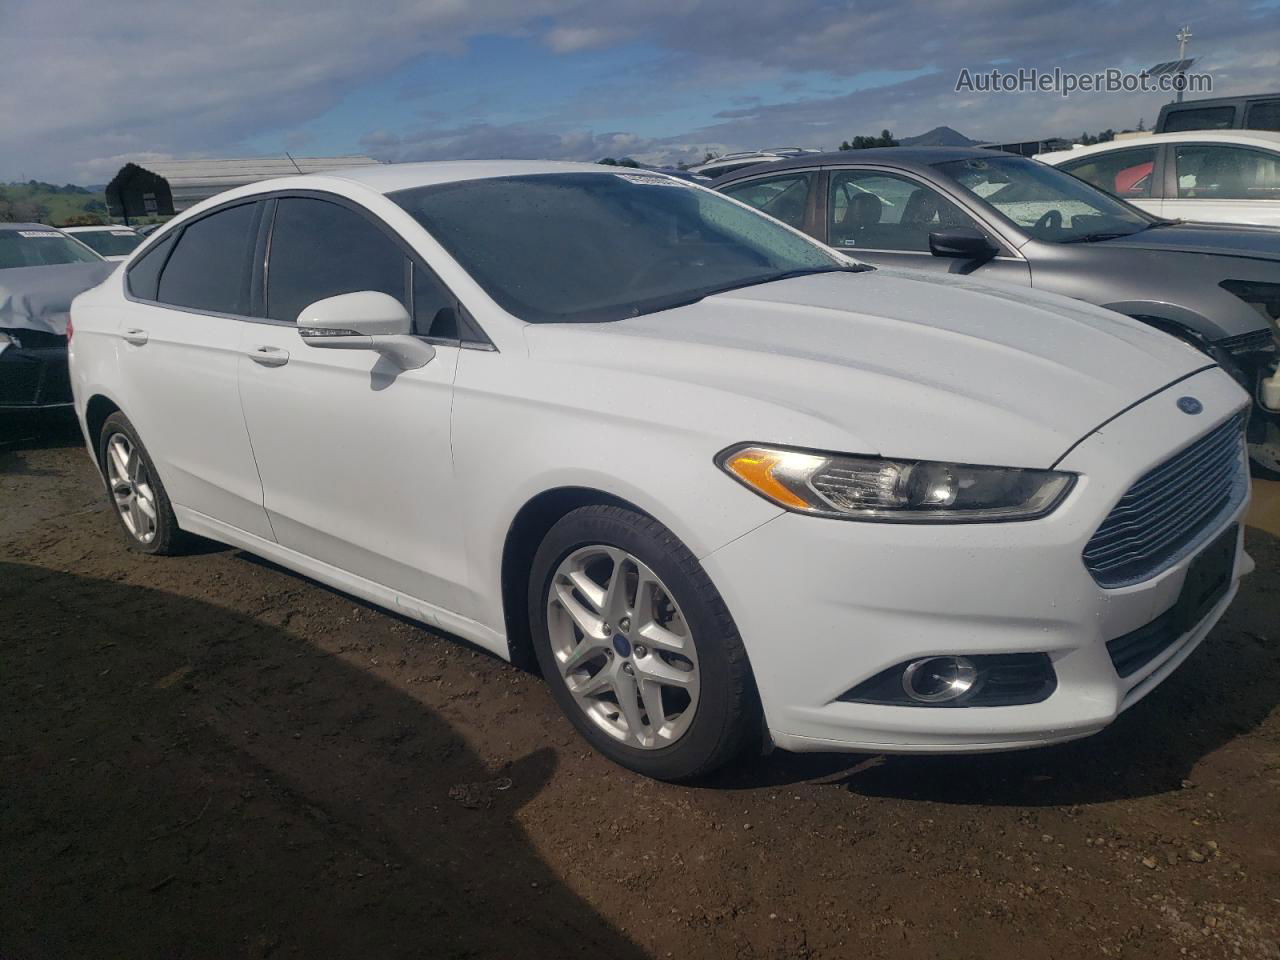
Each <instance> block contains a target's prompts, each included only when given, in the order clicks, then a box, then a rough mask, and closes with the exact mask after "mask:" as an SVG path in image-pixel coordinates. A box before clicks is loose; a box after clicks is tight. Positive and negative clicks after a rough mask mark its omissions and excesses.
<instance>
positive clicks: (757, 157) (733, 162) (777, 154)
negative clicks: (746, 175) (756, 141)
mask: <svg viewBox="0 0 1280 960" xmlns="http://www.w3.org/2000/svg"><path fill="white" fill-rule="evenodd" d="M819 152H820V151H818V150H810V149H806V148H804V147H771V148H770V149H768V150H747V151H745V152H739V153H726V154H725V155H724V156H722V157H716V158H715V159H714V160H708V161H707V162H706V163H697V164H694V165H693V166H691V167H690V168H689V170H688V172H689V173H696V174H698V175H699V176H703V177H707V178H708V179H714V178H715V177H723V176H725V175H726V174H730V173H736V172H737V171H739V170H745V169H746V168H747V167H755V166H759V165H760V164H762V163H776V162H777V161H779V160H789V159H791V158H792V157H800V156H804V155H805V154H806V153H819Z"/></svg>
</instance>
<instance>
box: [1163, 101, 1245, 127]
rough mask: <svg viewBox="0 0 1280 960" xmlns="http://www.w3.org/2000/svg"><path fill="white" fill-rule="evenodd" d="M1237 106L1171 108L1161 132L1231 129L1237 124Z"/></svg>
mask: <svg viewBox="0 0 1280 960" xmlns="http://www.w3.org/2000/svg"><path fill="white" fill-rule="evenodd" d="M1235 122H1236V108H1235V107H1230V106H1228V107H1200V108H1198V109H1191V110H1170V111H1169V112H1168V113H1167V114H1166V115H1165V118H1164V127H1163V128H1162V129H1161V131H1160V132H1161V133H1179V132H1180V131H1183V130H1230V129H1231V128H1232V127H1233V126H1235Z"/></svg>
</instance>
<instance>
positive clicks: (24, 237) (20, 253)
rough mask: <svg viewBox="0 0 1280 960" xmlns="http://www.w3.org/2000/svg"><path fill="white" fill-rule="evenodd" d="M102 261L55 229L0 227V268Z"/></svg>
mask: <svg viewBox="0 0 1280 960" xmlns="http://www.w3.org/2000/svg"><path fill="white" fill-rule="evenodd" d="M101 261H102V258H101V257H99V256H97V255H96V254H95V253H94V252H93V251H92V250H86V249H85V248H84V247H82V246H81V245H80V244H78V243H76V242H75V241H74V240H72V239H71V238H70V237H68V236H67V235H66V234H63V233H60V232H59V231H57V230H40V229H32V230H0V270H3V269H5V268H7V267H48V266H53V265H55V264H59V263H100V262H101Z"/></svg>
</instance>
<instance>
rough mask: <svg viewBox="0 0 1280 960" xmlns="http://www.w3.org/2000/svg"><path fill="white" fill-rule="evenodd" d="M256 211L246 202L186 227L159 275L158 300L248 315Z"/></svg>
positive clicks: (199, 308)
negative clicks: (250, 265)
mask: <svg viewBox="0 0 1280 960" xmlns="http://www.w3.org/2000/svg"><path fill="white" fill-rule="evenodd" d="M256 211H257V204H256V203H245V204H241V205H240V206H238V207H230V208H228V209H226V210H220V211H218V212H217V213H213V214H210V215H209V216H207V217H203V218H201V219H200V220H196V221H195V222H194V223H191V224H188V225H187V226H186V227H185V228H183V231H182V236H181V237H179V238H178V245H177V246H176V247H175V248H174V250H173V253H172V254H170V256H169V262H168V263H166V264H165V265H164V268H163V270H162V271H161V273H160V287H159V293H158V296H157V297H156V299H157V300H159V301H160V302H161V303H165V304H171V305H173V306H175V307H191V308H193V309H196V310H208V311H211V312H213V313H231V314H238V315H242V316H243V315H247V314H248V313H249V263H250V261H251V260H252V258H253V247H254V240H255V239H256V230H255V227H256V225H257V216H256ZM131 276H132V275H131Z"/></svg>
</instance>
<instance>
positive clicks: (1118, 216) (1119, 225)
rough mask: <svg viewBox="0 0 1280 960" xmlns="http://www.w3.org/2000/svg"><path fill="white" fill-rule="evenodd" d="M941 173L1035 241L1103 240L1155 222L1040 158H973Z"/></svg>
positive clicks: (943, 167) (948, 166)
mask: <svg viewBox="0 0 1280 960" xmlns="http://www.w3.org/2000/svg"><path fill="white" fill-rule="evenodd" d="M937 169H938V170H940V171H942V173H944V174H945V175H946V176H948V177H950V178H951V179H952V180H954V181H955V182H956V183H958V184H960V186H962V187H964V189H966V190H968V191H969V192H970V193H971V194H973V195H974V196H975V197H977V198H979V199H980V200H982V201H983V202H984V203H988V204H990V205H991V206H993V207H995V208H996V210H998V211H999V212H1000V213H1002V214H1004V215H1005V216H1006V217H1008V218H1009V219H1010V220H1012V221H1013V222H1014V223H1016V224H1017V225H1018V226H1020V227H1022V228H1023V229H1024V230H1025V231H1026V232H1027V233H1029V234H1030V235H1031V236H1033V237H1035V238H1036V239H1037V240H1047V241H1049V242H1050V243H1071V242H1075V241H1081V240H1104V239H1109V238H1111V237H1118V236H1128V235H1129V234H1131V233H1137V232H1138V231H1139V230H1145V229H1146V228H1147V227H1149V226H1151V224H1152V223H1153V222H1154V218H1152V217H1149V216H1147V215H1146V214H1144V213H1143V212H1142V211H1140V210H1138V209H1137V208H1135V207H1131V206H1129V205H1128V204H1126V203H1122V202H1121V201H1119V200H1117V199H1115V198H1114V197H1111V196H1109V195H1107V194H1105V193H1103V192H1102V191H1101V190H1098V189H1097V188H1095V187H1092V186H1090V185H1089V184H1087V183H1085V182H1084V181H1082V180H1077V179H1076V178H1075V177H1073V176H1071V175H1070V174H1067V173H1063V172H1062V171H1061V170H1058V169H1056V168H1054V167H1050V166H1048V165H1047V164H1043V163H1040V162H1038V161H1036V160H1027V159H1025V158H1023V157H1001V156H998V155H997V156H993V157H991V158H990V159H988V158H986V157H970V158H968V159H966V160H950V161H948V162H946V163H939V164H937Z"/></svg>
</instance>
